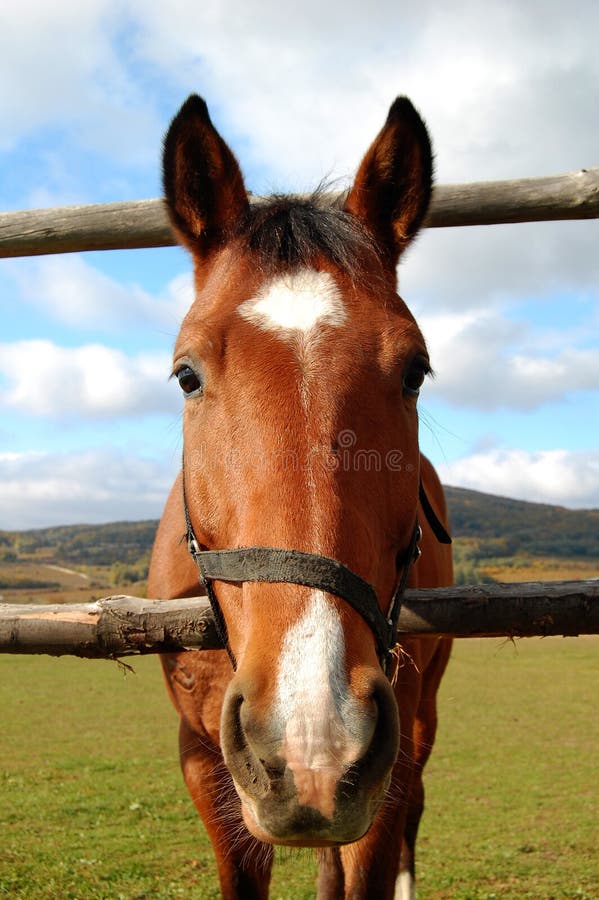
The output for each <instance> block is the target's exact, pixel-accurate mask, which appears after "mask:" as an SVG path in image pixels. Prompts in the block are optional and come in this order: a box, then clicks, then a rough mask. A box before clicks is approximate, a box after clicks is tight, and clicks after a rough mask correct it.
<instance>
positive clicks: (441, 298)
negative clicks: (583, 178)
mask: <svg viewBox="0 0 599 900" xmlns="http://www.w3.org/2000/svg"><path fill="white" fill-rule="evenodd" d="M598 162H599V160H598ZM598 245H599V220H594V221H588V220H586V221H581V222H541V223H526V224H519V225H494V226H493V227H489V226H484V227H479V228H476V227H471V228H434V229H433V228H431V229H427V230H425V231H424V232H423V233H422V234H421V236H420V237H419V239H418V241H417V243H416V245H415V246H414V248H413V249H411V250H410V251H409V252H408V255H407V257H406V259H405V261H403V262H402V263H401V265H400V267H399V284H400V293H401V294H402V296H403V297H404V299H405V301H406V302H407V303H408V305H409V306H410V308H411V309H412V310H413V311H414V313H415V314H416V315H422V314H426V313H430V312H431V310H435V311H438V310H439V308H442V309H452V310H458V309H474V308H476V309H486V310H488V309H489V308H490V307H492V306H495V307H496V306H498V305H499V304H505V303H506V302H507V301H509V300H511V299H517V298H519V299H522V298H524V299H528V298H543V297H551V296H552V295H555V294H556V293H562V292H563V293H566V292H567V293H571V292H579V293H582V294H585V295H587V296H588V297H589V299H590V298H593V299H594V300H595V301H596V302H598V301H599V287H598V285H599V254H598V253H597V246H598Z"/></svg>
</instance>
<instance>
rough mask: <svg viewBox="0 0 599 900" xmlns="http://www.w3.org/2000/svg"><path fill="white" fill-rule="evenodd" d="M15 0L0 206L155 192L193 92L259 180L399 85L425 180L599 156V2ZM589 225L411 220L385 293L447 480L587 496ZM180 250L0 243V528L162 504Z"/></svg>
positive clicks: (321, 163)
mask: <svg viewBox="0 0 599 900" xmlns="http://www.w3.org/2000/svg"><path fill="white" fill-rule="evenodd" d="M481 9H482V7H480V4H474V3H471V2H460V0H458V2H455V3H452V4H439V3H438V2H434V3H433V2H428V0H423V2H421V3H419V4H404V3H402V2H397V0H395V2H392V3H391V2H386V0H384V2H377V3H374V4H370V5H369V6H368V8H367V7H366V5H360V6H359V7H358V5H356V6H355V8H354V7H353V6H351V5H348V4H347V3H343V4H341V3H339V2H337V0H334V2H331V3H328V4H326V5H324V4H322V3H315V2H314V0H306V2H304V3H303V4H301V5H299V6H298V5H297V4H290V3H289V4H287V3H284V2H274V0H273V2H262V0H261V2H248V3H241V2H239V0H237V2H233V0H221V2H213V3H211V4H199V3H197V2H195V0H194V2H191V0H173V2H171V3H169V4H149V3H147V2H145V3H144V2H142V0H86V2H84V3H81V2H80V0H79V2H74V0H68V2H66V0H65V2H61V0H57V2H56V3H53V4H48V3H46V2H42V0H22V2H20V3H19V4H11V5H10V7H9V5H7V4H5V5H4V6H3V9H2V10H1V11H0V114H1V118H0V121H1V122H2V126H1V127H0V160H1V164H0V208H3V209H5V210H11V209H22V208H23V209H24V208H35V207H45V206H61V205H68V204H74V203H94V202H108V201H114V200H128V199H140V198H145V197H153V196H157V195H158V194H159V193H160V153H161V140H162V135H163V133H164V131H165V129H166V128H167V126H168V123H169V121H170V119H171V118H172V116H173V115H174V114H175V112H176V111H177V109H178V107H179V105H180V104H181V103H182V101H183V100H184V99H185V97H186V96H187V95H188V94H189V93H190V92H192V91H195V92H198V93H200V94H202V95H203V96H204V97H205V98H206V100H207V102H208V104H209V107H210V110H211V114H212V117H213V119H214V121H215V123H216V124H217V126H218V128H219V129H220V131H221V133H222V134H223V136H224V137H225V138H226V139H227V141H228V142H229V143H230V145H231V146H232V147H233V148H234V150H235V152H236V154H237V156H238V158H239V160H240V163H241V166H242V169H243V170H244V173H245V178H246V183H247V185H248V187H249V188H250V189H251V190H253V191H254V192H256V193H266V192H270V191H273V190H289V191H303V190H306V189H308V188H310V187H312V186H314V185H315V184H317V183H318V182H320V180H321V179H322V178H323V176H329V177H332V178H337V179H340V181H339V184H340V185H341V186H342V185H344V184H346V183H347V182H348V180H349V178H350V177H351V175H352V174H353V172H354V171H355V169H356V167H357V165H358V163H359V161H360V158H361V156H362V154H363V153H364V152H365V150H366V149H367V147H368V145H369V143H370V141H371V140H372V138H373V137H374V135H375V134H376V132H377V131H378V130H379V128H380V126H381V125H382V122H383V121H384V119H385V116H386V113H387V110H388V107H389V105H390V103H391V102H392V100H393V98H394V97H395V96H396V95H397V94H399V93H405V94H408V95H409V96H410V97H411V99H412V100H413V102H414V103H415V104H416V106H417V107H418V108H419V109H420V111H421V112H422V114H423V116H424V118H425V119H426V121H427V123H428V126H429V129H430V131H431V135H432V138H433V143H434V146H435V151H436V171H437V180H438V181H439V182H440V183H448V182H461V181H475V180H488V179H501V178H521V177H528V176H540V175H550V174H557V173H561V172H568V171H576V170H578V169H580V168H590V167H592V166H597V165H599V140H598V138H599V126H598V124H597V123H598V118H597V109H599V87H598V86H599V61H598V58H597V52H596V35H597V34H598V33H599V8H598V7H597V4H596V3H593V2H590V0H588V2H579V3H573V4H570V5H569V6H568V15H567V16H564V12H563V10H564V7H563V4H562V3H557V2H555V3H554V2H551V0H549V2H546V3H543V4H542V15H541V13H540V5H539V4H537V3H533V2H529V3H522V2H521V0H520V2H513V0H501V2H495V0H490V2H488V3H486V4H485V5H484V11H483V12H482V13H481ZM598 239H599V222H598V221H596V220H595V221H586V222H557V223H538V224H526V225H516V226H492V227H487V228H461V229H436V230H434V231H433V230H430V231H427V232H425V233H424V234H423V235H422V236H421V237H420V239H419V240H418V242H417V244H416V245H415V247H414V248H413V249H411V250H410V252H409V254H408V256H407V259H406V261H405V262H404V263H402V266H401V268H400V273H399V274H400V292H401V294H402V296H403V297H404V298H405V299H406V301H407V302H408V304H409V305H410V307H411V308H412V310H413V312H414V313H415V315H416V316H417V318H418V320H419V322H420V324H421V326H422V328H423V331H424V333H425V336H426V337H427V340H428V343H429V347H430V351H431V357H432V362H433V366H434V368H435V370H436V374H437V377H436V379H435V381H434V382H431V383H428V384H427V386H426V388H425V389H424V391H423V393H422V398H421V419H422V426H421V443H422V446H423V449H424V450H425V452H426V453H427V454H428V455H429V456H430V457H431V458H432V459H433V461H434V462H435V464H436V465H437V466H438V468H439V470H440V472H441V475H442V477H443V479H444V481H445V482H446V483H448V484H454V485H462V486H465V487H472V488H475V489H478V490H484V491H488V492H491V493H499V494H503V495H508V496H513V497H519V498H523V499H529V500H535V501H546V502H550V503H559V504H563V505H567V506H571V507H597V506H599V427H598V424H597V423H598V422H599V415H598V413H599V401H598V398H599V389H598V388H599V353H598V352H597V351H598V344H599V340H598V332H599V327H598V326H599V302H598V301H599V296H598V295H599V252H598V246H599V240H598ZM190 299H191V281H190V275H189V263H188V260H187V257H186V255H185V254H184V252H183V251H182V250H180V249H178V248H173V249H170V248H169V249H156V250H144V251H128V252H125V251H121V252H106V253H96V254H92V253H87V254H73V255H64V256H56V257H40V258H37V259H21V260H0V323H1V324H0V527H3V528H27V527H35V526H43V525H50V524H68V523H75V522H83V521H89V522H99V521H110V520H116V519H138V518H146V517H157V516H158V515H159V514H160V511H161V508H162V504H163V502H164V499H165V497H166V493H167V491H168V488H169V485H170V483H171V481H172V478H173V477H174V474H175V472H176V469H177V466H178V464H179V458H180V448H181V440H180V407H181V401H180V398H179V391H178V388H177V386H176V385H174V384H173V383H169V382H168V380H167V378H168V374H169V363H170V353H171V348H172V344H173V341H174V338H175V336H176V333H177V330H178V324H179V322H180V320H181V317H182V315H183V314H184V312H185V310H186V308H187V306H188V305H189V302H190Z"/></svg>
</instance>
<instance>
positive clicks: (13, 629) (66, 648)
mask: <svg viewBox="0 0 599 900" xmlns="http://www.w3.org/2000/svg"><path fill="white" fill-rule="evenodd" d="M399 629H400V631H401V632H402V633H403V634H415V635H436V634H446V635H453V636H454V637H462V638H465V637H501V636H507V637H533V636H548V635H580V634H599V579H598V580H591V581H556V582H551V581H549V582H530V583H524V584H491V585H475V586H465V587H451V588H434V589H430V590H408V591H406V596H405V600H404V603H403V607H402V611H401V616H400V619H399ZM220 646H221V645H220V643H219V639H218V635H217V633H216V629H215V627H214V619H213V617H212V611H211V609H210V605H209V603H208V601H207V600H206V598H205V597H191V598H186V599H179V600H141V599H139V598H137V597H125V596H118V597H107V598H105V599H104V600H97V601H95V602H94V603H82V604H64V605H55V606H37V605H18V606H17V605H10V604H3V603H0V652H2V653H45V654H49V655H52V656H64V655H71V656H82V657H88V658H105V659H114V658H116V657H121V656H133V655H138V654H143V653H163V652H173V651H180V650H214V649H218V648H219V647H220Z"/></svg>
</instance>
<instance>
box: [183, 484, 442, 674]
mask: <svg viewBox="0 0 599 900" xmlns="http://www.w3.org/2000/svg"><path fill="white" fill-rule="evenodd" d="M181 483H182V486H183V512H184V515H185V528H186V539H187V548H188V550H189V552H190V554H191V556H192V557H193V559H194V561H195V563H196V565H197V567H198V573H199V580H200V583H201V584H202V585H203V586H204V588H205V590H206V596H207V597H208V600H209V602H210V606H211V607H212V613H213V615H214V621H215V625H216V631H217V633H218V636H219V638H220V640H221V642H222V644H223V646H224V647H225V649H226V651H227V653H228V655H229V659H230V660H231V664H232V666H233V668H234V669H235V668H236V667H237V663H236V660H235V656H234V655H233V651H232V650H231V646H230V644H229V639H228V634H227V625H226V622H225V619H224V616H223V612H222V609H221V607H220V604H219V602H218V599H217V597H216V594H215V592H214V587H213V581H228V582H247V581H250V582H270V583H279V584H281V583H282V584H301V585H304V586H305V587H311V588H315V589H318V590H321V591H326V593H328V594H335V595H336V596H337V597H341V598H342V599H343V600H345V601H346V603H348V604H349V605H350V606H351V607H353V609H355V610H356V612H358V613H359V614H360V615H361V616H362V618H363V619H364V621H365V622H366V624H367V625H368V626H369V628H370V630H371V631H372V633H373V635H374V639H375V641H376V645H377V652H378V656H379V659H380V662H381V666H382V667H383V670H384V671H385V672H386V673H387V674H388V670H389V662H390V656H391V651H392V650H393V648H394V647H395V645H396V644H397V623H398V621H399V614H400V611H401V601H402V598H403V594H404V592H405V589H406V585H407V582H408V576H409V574H410V568H411V566H412V564H413V563H414V562H416V560H417V559H418V558H419V556H420V553H421V551H420V547H419V543H420V540H421V538H422V531H421V528H420V526H419V524H418V521H416V523H415V525H414V530H413V531H412V537H411V538H410V542H409V544H408V547H407V550H406V551H405V553H404V554H402V555H400V554H398V557H397V570H398V581H397V586H396V588H395V591H394V593H393V598H392V600H391V605H390V607H389V612H388V614H387V616H385V615H384V614H383V612H382V611H381V608H380V605H379V601H378V597H377V594H376V591H375V589H374V588H373V586H372V585H371V584H369V583H368V582H367V581H366V580H365V579H364V578H361V577H360V576H359V575H356V573H355V572H352V570H351V569H349V568H348V567H347V566H345V565H344V564H343V563H340V562H338V561H337V560H336V559H331V558H330V557H328V556H321V555H319V554H317V553H305V552H304V551H302V550H286V549H281V548H278V547H240V548H239V549H236V550H208V549H207V548H205V547H202V545H201V544H200V543H199V542H198V540H197V538H196V536H195V532H194V530H193V525H192V523H191V516H190V513H189V507H188V506H187V497H186V494H185V472H184V471H183V472H182V479H181ZM419 497H420V504H421V506H422V510H423V512H424V514H425V516H426V519H427V521H428V523H429V525H430V526H431V528H432V530H433V533H434V534H435V537H436V538H437V540H438V541H439V542H440V543H442V544H450V543H451V538H450V536H449V535H448V533H447V531H446V530H445V528H444V526H443V525H442V523H441V522H440V521H439V519H438V517H437V515H436V514H435V512H434V510H433V508H432V506H431V504H430V501H429V499H428V497H427V496H426V493H425V491H424V487H423V486H422V482H420V483H419Z"/></svg>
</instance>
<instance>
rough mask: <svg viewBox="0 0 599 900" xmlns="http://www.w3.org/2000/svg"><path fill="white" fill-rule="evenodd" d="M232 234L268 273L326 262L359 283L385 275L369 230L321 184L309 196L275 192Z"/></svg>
mask: <svg viewBox="0 0 599 900" xmlns="http://www.w3.org/2000/svg"><path fill="white" fill-rule="evenodd" d="M231 238H232V243H233V244H234V245H236V246H237V248H238V252H240V253H241V254H250V255H251V257H252V258H253V260H254V261H255V264H256V265H258V266H259V268H260V270H261V271H262V272H263V273H264V274H265V275H268V276H274V275H277V274H280V273H283V272H289V271H291V272H293V271H295V270H298V269H302V268H314V267H319V266H320V264H321V263H322V261H323V260H324V261H326V262H327V263H330V264H332V265H333V266H334V267H335V268H337V269H338V270H339V271H340V272H342V273H343V274H345V275H347V276H348V277H349V278H350V279H351V280H352V282H355V283H357V284H366V283H371V282H372V279H373V277H374V278H377V277H382V271H380V260H379V256H378V252H377V248H376V244H375V242H374V240H373V238H372V236H371V234H370V233H369V232H368V231H367V230H366V229H365V228H364V227H363V225H362V224H361V222H360V221H359V220H358V219H357V218H356V217H355V216H353V215H352V214H351V213H348V212H346V211H345V210H344V209H343V206H342V199H339V198H337V199H332V198H331V195H330V194H328V193H327V192H326V191H325V190H324V189H323V188H319V189H318V190H316V191H315V192H313V193H312V194H310V195H309V196H307V197H297V196H288V195H274V196H272V197H269V198H268V199H266V200H261V201H259V202H255V203H253V204H252V205H251V206H250V207H249V209H248V210H247V213H246V214H245V216H242V217H241V219H240V220H239V222H238V223H237V224H236V227H235V230H234V232H233V234H232V235H231Z"/></svg>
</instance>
